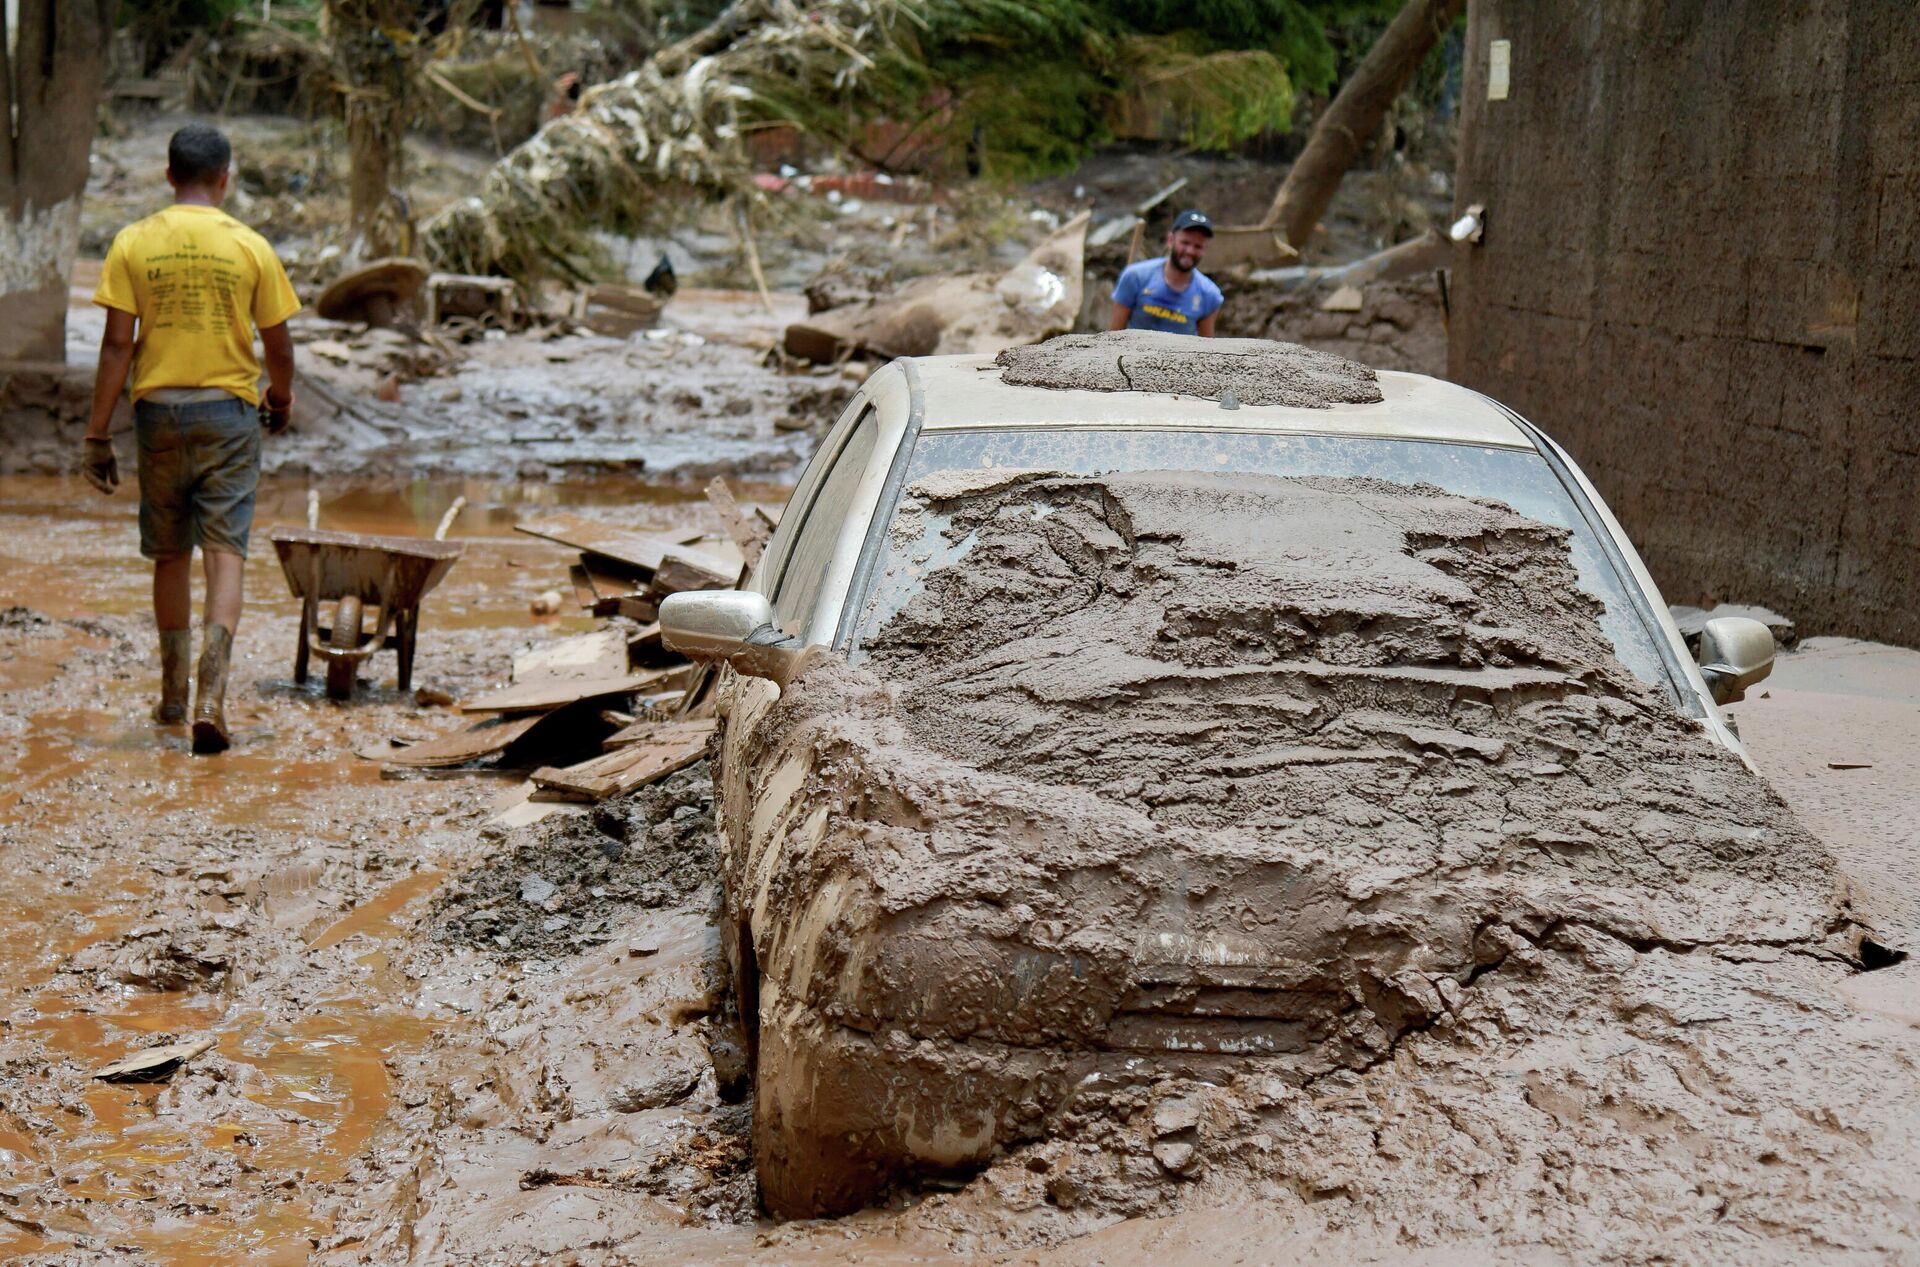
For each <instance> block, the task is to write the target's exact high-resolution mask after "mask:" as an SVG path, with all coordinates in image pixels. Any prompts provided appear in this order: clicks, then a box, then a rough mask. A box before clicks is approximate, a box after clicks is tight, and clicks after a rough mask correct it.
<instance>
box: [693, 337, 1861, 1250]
mask: <svg viewBox="0 0 1920 1267" xmlns="http://www.w3.org/2000/svg"><path fill="white" fill-rule="evenodd" d="M661 621H662V625H663V627H664V630H665V636H666V638H667V640H668V642H669V643H670V644H671V645H673V646H675V647H677V648H680V649H681V650H683V651H685V652H687V653H689V654H691V655H693V656H695V657H696V658H704V659H708V660H713V661H718V662H723V663H725V664H728V665H730V666H731V670H730V671H729V672H727V673H725V674H723V681H722V683H721V685H720V687H719V688H718V689H719V698H720V707H721V711H722V714H723V716H724V719H725V723H724V733H723V740H722V749H721V757H720V761H719V765H718V771H717V774H716V779H717V781H718V784H719V808H720V817H721V825H722V830H723V835H724V850H725V876H724V880H725V899H724V937H725V940H726V949H727V953H728V955H729V958H730V960H731V962H732V965H733V968H734V973H735V981H736V983H737V989H738V995H739V999H740V1003H741V1008H742V1012H743V1017H744V1020H745V1023H746V1027H747V1029H748V1032H749V1040H750V1047H751V1056H752V1060H753V1063H754V1069H755V1083H756V1095H757V1100H756V1122H755V1154H756V1161H757V1164H758V1170H759V1177H760V1183H761V1191H762V1196H763V1200H764V1202H765V1204H766V1206H767V1208H768V1209H769V1210H771V1211H772V1212H774V1213H776V1214H780V1215H787V1216H803V1215H816V1214H826V1213H837V1212H842V1211H846V1210H849V1209H852V1208H855V1207H857V1206H859V1205H861V1204H863V1203H866V1202H870V1201H871V1200H873V1199H874V1198H876V1197H877V1196H878V1195H880V1194H882V1193H883V1192H884V1191H885V1190H886V1188H887V1187H888V1185H889V1184H891V1183H893V1182H895V1181H897V1180H898V1179H899V1178H900V1177H901V1176H903V1175H907V1174H912V1173H929V1172H964V1171H966V1170H968V1169H970V1168H974V1167H978V1166H979V1165H981V1164H983V1163H984V1162H985V1161H987V1160H989V1159H990V1158H991V1157H992V1156H993V1155H994V1154H995V1152H996V1150H1001V1149H1004V1148H1007V1147H1009V1146H1011V1145H1013V1144H1016V1143H1018V1142H1020V1141H1023V1140H1029V1139H1033V1138H1037V1137H1040V1136H1042V1135H1044V1134H1045V1133H1046V1132H1047V1131H1048V1129H1049V1124H1050V1123H1052V1122H1055V1121H1058V1120H1060V1119H1061V1118H1062V1117H1063V1116H1064V1115H1068V1114H1072V1113H1075V1112H1078V1111H1080V1110H1081V1109H1083V1108H1086V1107H1087V1106H1089V1105H1092V1104H1094V1103H1096V1102H1097V1101H1098V1100H1099V1098H1100V1097H1101V1096H1104V1095H1109V1094H1111V1093H1112V1092H1113V1090H1114V1089H1115V1088H1118V1087H1124V1086H1127V1085H1131V1084H1136V1083H1138V1082H1139V1081H1140V1080H1141V1079H1144V1078H1152V1077H1155V1076H1159V1075H1160V1074H1165V1073H1177V1074H1181V1075H1187V1076H1201V1077H1209V1078H1216V1079H1231V1078H1232V1077H1234V1076H1235V1075H1236V1074H1238V1073H1244V1072H1245V1071H1246V1070H1247V1069H1248V1068H1250V1067H1257V1068H1259V1069H1261V1070H1263V1071H1270V1072H1272V1073H1276V1074H1278V1075H1280V1076H1282V1077H1284V1078H1287V1079H1289V1080H1291V1081H1292V1082H1294V1083H1296V1084H1298V1083H1306V1082H1310V1081H1311V1080H1313V1079H1315V1078H1317V1077H1320V1076H1323V1075H1325V1074H1327V1073H1329V1072H1334V1071H1339V1070H1342V1069H1366V1068H1369V1067H1371V1066H1373V1065H1376V1064H1378V1063H1380V1062H1381V1061H1383V1060H1386V1059H1388V1058H1389V1057H1390V1056H1391V1054H1392V1052H1393V1050H1394V1047H1395V1044H1396V1043H1397V1042H1399V1041H1400V1040H1401V1038H1402V1037H1403V1036H1404V1035H1406V1034H1407V1033H1409V1032H1411V1031H1414V1030H1418V1029H1422V1028H1425V1027H1427V1026H1430V1025H1431V1024H1432V1023H1433V1021H1434V1019H1435V1018H1436V1017H1437V1016H1439V1015H1441V1014H1443V1013H1444V1012H1445V1011H1446V1010H1447V1009H1448V1008H1450V1007H1451V1006H1453V1004H1454V1002H1455V1001H1457V999H1458V997H1459V995H1460V993H1461V992H1462V991H1467V990H1471V989H1473V988H1474V983H1475V982H1476V981H1477V980H1478V979H1479V978H1480V977H1481V976H1482V975H1483V974H1485V973H1488V972H1491V971H1496V970H1498V969H1499V968H1500V966H1501V965H1502V964H1503V963H1505V962H1506V960H1507V958H1508V956H1509V955H1510V954H1513V953H1514V952H1515V949H1516V948H1520V947H1526V946H1538V945H1542V944H1548V943H1551V942H1552V941H1553V939H1555V938H1566V937H1609V938H1618V939H1621V940H1623V941H1626V942H1627V943H1629V944H1634V945H1640V944H1657V945H1664V946H1673V947H1687V946H1693V945H1703V944H1709V943H1712V944H1716V945H1717V944H1725V943H1729V942H1733V943H1741V944H1745V943H1748V942H1751V943H1754V944H1762V945H1768V946H1774V947H1778V946H1782V945H1790V944H1797V943H1805V944H1806V945H1807V946H1809V947H1815V948H1818V952H1819V953H1832V954H1840V955H1845V954H1849V953H1852V950H1850V949H1849V946H1848V944H1847V943H1846V938H1847V936H1849V935H1851V933H1850V930H1851V929H1852V928H1853V925H1852V924H1851V922H1850V917H1849V915H1848V909H1849V908H1848V905H1847V898H1846V896H1845V892H1844V884H1843V882H1842V881H1841V880H1840V878H1839V877H1838V875H1837V873H1835V872H1834V871H1833V868H1832V865H1831V862H1830V860H1829V859H1828V858H1827V856H1826V854H1825V853H1824V851H1822V850H1820V849H1819V848H1818V847H1817V845H1815V844H1814V843H1813V842H1811V841H1810V840H1809V838H1807V837H1806V836H1805V833H1804V832H1803V831H1802V830H1801V829H1800V828H1799V827H1798V825H1797V824H1795V823H1794V822H1793V821H1792V819H1791V818H1790V816H1788V815H1786V813H1785V811H1784V809H1783V807H1782V806H1781V804H1780V802H1779V801H1778V798H1777V797H1775V796H1774V795H1773V794H1772V793H1771V792H1770V790H1769V789H1767V788H1766V786H1765V785H1764V784H1763V783H1762V782H1761V781H1760V780H1759V779H1758V778H1757V777H1755V776H1754V774H1753V773H1752V771H1751V769H1750V768H1749V767H1748V766H1747V764H1746V762H1745V758H1744V754H1742V752H1741V751H1740V748H1739V743H1738V740H1737V739H1736V737H1735V736H1734V735H1733V734H1732V733H1731V731H1730V730H1729V729H1728V727H1727V725H1726V723H1725V722H1724V720H1723V719H1722V717H1721V715H1720V713H1719V711H1718V709H1717V708H1716V704H1717V703H1722V702H1727V701H1729V700H1732V699H1735V698H1738V697H1739V694H1740V693H1741V692H1742V690H1743V689H1744V688H1746V687H1747V686H1749V685H1751V684H1752V683H1753V682H1755V681H1757V680H1758V679H1759V678H1760V677H1762V676H1764V674H1765V673H1766V672H1767V670H1768V668H1769V666H1770V664H1771V659H1772V654H1773V643H1772V638H1771V636H1770V634H1769V633H1768V631H1767V630H1766V629H1765V628H1764V627H1762V626H1760V625H1758V624H1756V623H1755V622H1752V621H1746V620H1739V619H1726V620H1715V621H1709V622H1708V624H1707V626H1706V629H1705V632H1704V634H1702V635H1701V636H1700V638H1699V640H1698V643H1697V645H1696V646H1695V647H1694V648H1692V649H1691V650H1690V648H1689V646H1688V644H1687V643H1686V642H1685V641H1684V640H1683V638H1682V636H1681V634H1680V633H1679V631H1678V630H1677V629H1676V628H1675V626H1674V623H1673V621H1672V620H1671V618H1670V617H1669V615H1668V613H1667V609H1666V607H1665V605H1664V604H1663V602H1662V601H1661V598H1660V595H1659V593H1658V592H1657V590H1656V588H1655V586H1654V584H1653V581H1652V580H1651V578H1650V577H1649V576H1648V574H1647V572H1646V569H1645V568H1644V567H1643V566H1642V564H1641V562H1640V560H1639V558H1638V557H1637V556H1636V554H1635V552H1634V550H1633V548H1632V546H1631V545H1630V544H1629V543H1628V541H1627V539H1626V536H1625V535H1624V533H1623V532H1622V531H1621V529H1620V526H1619V524H1618V523H1617V522H1616V521H1615V520H1614V518H1613V516H1612V515H1611V514H1610V513H1609V512H1608V510H1607V509H1606V507H1605V506H1604V505H1603V504H1602V503H1601V501H1600V499H1599V497H1598V496H1597V494H1596V493H1595V492H1594V490H1593V487H1592V485H1591V484H1590V483H1589V482H1588V481H1587V479H1586V478H1585V477H1584V476H1583V475H1582V474H1581V473H1580V471H1579V470H1578V469H1577V468H1576V467H1575V466H1574V464H1573V462H1572V461H1571V460H1570V459H1569V458H1568V456H1567V455H1566V453H1565V452H1563V451H1562V450H1561V449H1560V448H1559V446H1557V445H1556V444H1554V443H1553V442H1552V441H1551V440H1550V439H1548V438H1547V437H1546V436H1545V435H1543V434H1542V433H1541V432H1540V431H1538V430H1537V429H1535V428H1534V427H1533V426H1531V425H1529V424H1528V423H1527V422H1525V421H1524V420H1522V419H1521V418H1519V417H1518V416H1516V415H1515V414H1514V413H1513V412H1512V411H1510V410H1508V409H1505V408H1503V407H1502V406H1500V405H1499V404H1497V403H1495V402H1493V401H1491V400H1489V399H1487V398H1485V397H1484V396H1481V395H1479V394H1477V393H1475V392H1472V391H1469V390H1467V389H1465V388H1462V387H1459V386H1455V385H1452V384H1449V383H1445V382H1441V381H1438V380H1435V379H1431V378H1427V377H1424V376H1420V375H1414V374H1403V373H1388V372H1380V373H1378V374H1376V373H1375V372H1373V371H1371V370H1368V369H1365V368H1364V367H1360V366H1357V365H1354V364H1352V363H1351V362H1347V361H1343V360H1340V359H1339V358H1335V357H1331V356H1327V355H1325V354H1321V353H1315V352H1310V351H1308V350H1306V349H1303V348H1297V347H1291V346H1288V345H1279V344H1270V343H1263V342H1253V341H1241V340H1219V341H1213V342H1207V341H1194V340H1187V341H1181V340H1178V339H1177V338H1173V337H1172V336H1163V337H1156V336H1152V335H1141V334H1137V333H1122V334H1115V335H1096V336H1068V337H1066V338H1063V339H1057V340H1053V341H1051V342H1049V343H1047V344H1043V345H1040V346H1039V347H1037V348H1030V349H1016V350H1013V351H1010V352H1008V353H1003V354H1002V355H1001V356H1000V357H999V358H998V359H995V358H988V357H940V358H925V359H906V360H900V361H896V362H894V363H892V364H891V365H889V366H887V367H886V368H884V369H882V370H881V371H879V372H878V373H876V374H875V375H874V376H873V377H872V378H871V379H869V381H868V382H867V383H866V385H865V386H864V387H863V389H862V390H861V392H860V393H859V395H858V396H857V397H856V398H855V399H854V400H853V402H852V403H851V404H850V405H849V407H848V408H847V410H846V412H845V414H844V415H843V416H842V417H841V418H840V419H839V421H838V422H837V423H836V425H835V426H834V427H833V428H832V429H831V430H830V431H829V432H828V433H827V435H826V436H825V438H824V440H823V442H822V443H821V445H820V447H819V450H818V452H817V453H816V455H815V457H814V458H813V460H812V461H811V463H810V464H809V465H808V467H807V469H806V471H805V474H804V475H803V476H802V478H801V480H800V482H799V484H798V485H797V487H796V488H795V491H794V493H793V496H792V498H791V500H790V501H789V503H788V506H787V509H786V512H785V513H784V515H783V516H782V518H781V520H780V525H779V529H778V531H777V532H776V533H775V534H774V536H773V538H772V541H771V542H770V544H769V546H768V548H767V550H766V553H765V555H764V557H763V558H762V560H761V561H760V563H759V565H758V567H757V568H756V570H755V572H754V574H753V577H752V584H751V588H750V589H749V590H743V591H739V592H732V591H728V592H709V593H700V594H683V595H676V596H674V597H672V598H670V599H669V600H668V601H667V603H666V604H665V605H664V607H663V609H662V612H661ZM1696 657H1697V659H1696Z"/></svg>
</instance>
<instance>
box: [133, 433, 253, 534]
mask: <svg viewBox="0 0 1920 1267" xmlns="http://www.w3.org/2000/svg"><path fill="white" fill-rule="evenodd" d="M133 418H134V429H135V432H136V434H137V435H138V436H139V439H140V553H141V554H144V555H146V556H147V557H148V558H149V559H153V558H161V557H164V556H166V555H172V554H186V553H188V552H189V551H191V550H192V549H193V547H195V546H199V547H200V548H201V549H203V550H226V551H228V552H230V553H233V554H237V555H240V556H241V557H242V558H244V557H246V553H247V535H248V534H249V533H251V532H252V531H253V495H254V490H255V489H256V488H258V487H259V484H260V418H259V414H258V413H257V412H256V411H255V410H254V407H253V406H252V405H249V404H248V403H247V402H246V401H244V400H241V399H240V398H239V397H238V396H229V397H227V398H226V399H225V400H210V401H200V402H197V403H194V404H190V405H162V404H157V403H155V402H153V401H150V400H142V401H139V402H138V403H136V404H135V405H134V407H133Z"/></svg>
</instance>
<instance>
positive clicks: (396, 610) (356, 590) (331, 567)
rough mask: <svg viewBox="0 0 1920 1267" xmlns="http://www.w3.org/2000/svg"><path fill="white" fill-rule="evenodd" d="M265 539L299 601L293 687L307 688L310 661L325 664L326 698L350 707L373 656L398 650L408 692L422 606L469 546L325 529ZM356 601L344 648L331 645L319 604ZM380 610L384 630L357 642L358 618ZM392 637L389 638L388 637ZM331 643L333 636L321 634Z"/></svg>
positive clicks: (276, 533) (275, 532)
mask: <svg viewBox="0 0 1920 1267" xmlns="http://www.w3.org/2000/svg"><path fill="white" fill-rule="evenodd" d="M267 537H268V539H269V540H271V541H272V542H273V548H274V551H275V552H276V553H277V554H278V555H279V556H280V570H281V571H282V572H284V573H286V576H287V588H288V589H290V590H292V591H293V596H294V597H295V598H297V599H299V600H300V645H299V648H298V650H297V652H296V653H295V658H294V662H293V677H294V681H296V682H301V683H304V682H305V681H306V680H307V660H308V657H309V655H310V654H312V655H319V656H320V657H321V658H322V659H323V660H325V661H326V662H327V694H329V695H331V696H333V697H334V698H335V699H346V698H348V697H349V696H351V695H352V693H353V676H354V672H355V666H357V665H358V664H359V662H360V661H361V660H364V659H365V658H366V657H368V656H370V655H372V654H373V653H374V652H375V651H377V650H381V649H384V648H386V647H393V648H395V649H396V650H398V651H399V653H400V675H399V685H400V689H401V690H403V691H404V690H406V689H407V688H408V686H409V685H410V684H411V682H412V678H413V653H414V644H415V639H416V638H417V636H418V634H419V629H420V600H421V599H422V598H424V597H425V596H426V595H427V593H428V592H429V591H431V590H432V589H433V587H434V586H436V585H438V584H439V583H440V582H441V580H442V579H443V578H445V576H446V575H447V572H448V571H449V570H451V569H452V567H453V564H454V561H455V560H456V559H458V558H459V557H460V555H461V552H462V551H463V550H464V549H465V545H464V544H463V543H461V542H457V541H436V540H434V539H433V538H431V537H380V536H373V535H371V534H367V533H354V532H336V531H333V530H331V529H327V528H270V529H268V531H267ZM347 599H351V600H353V604H352V616H351V621H352V624H351V626H350V627H349V628H348V631H347V635H346V638H347V641H348V642H350V643H351V644H352V645H327V643H330V642H333V641H334V640H333V639H332V638H331V637H330V636H329V637H327V638H326V639H324V640H316V637H315V635H316V634H320V633H322V632H323V627H322V626H321V624H320V604H321V603H323V602H327V603H341V606H342V609H343V610H344V609H345V608H346V607H347V604H346V603H345V602H344V601H343V600H347ZM368 605H371V606H375V607H378V608H379V610H380V624H379V629H378V630H377V631H376V632H375V634H374V636H373V637H372V639H370V640H364V641H363V640H362V639H361V638H360V636H359V613H360V610H361V608H362V607H364V606H368ZM389 629H392V630H393V636H392V637H389V636H388V633H387V631H388V630H389ZM324 632H325V633H326V634H327V635H331V633H332V632H333V631H332V630H326V631H324Z"/></svg>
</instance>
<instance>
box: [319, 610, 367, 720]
mask: <svg viewBox="0 0 1920 1267" xmlns="http://www.w3.org/2000/svg"><path fill="white" fill-rule="evenodd" d="M327 645H328V646H331V647H334V648H337V649H339V650H343V651H352V650H357V649H358V648H359V646H360V600H359V598H358V597H356V596H355V595H352V594H349V595H347V596H346V597H345V598H342V599H341V600H340V602H339V603H338V604H337V605H336V606H335V607H334V609H333V629H332V630H331V632H330V636H329V638H328V641H327ZM359 667H360V662H359V661H358V660H356V659H349V658H346V657H341V658H339V659H329V660H328V661H327V696H328V698H330V699H341V700H344V699H352V698H353V678H354V674H355V672H356V671H357V670H358V669H359Z"/></svg>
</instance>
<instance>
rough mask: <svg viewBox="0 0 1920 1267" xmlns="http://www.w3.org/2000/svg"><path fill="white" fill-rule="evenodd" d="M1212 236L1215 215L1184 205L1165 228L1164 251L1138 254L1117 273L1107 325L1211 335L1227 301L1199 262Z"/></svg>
mask: <svg viewBox="0 0 1920 1267" xmlns="http://www.w3.org/2000/svg"><path fill="white" fill-rule="evenodd" d="M1212 237H1213V221H1211V220H1209V219H1207V216H1206V213H1205V212H1202V211H1182V212H1181V213H1180V214H1179V216H1178V217H1176V218H1175V219H1174V222H1173V228H1172V229H1170V230H1168V232H1167V253H1166V255H1165V256H1163V257H1161V258H1160V259H1152V260H1141V261H1140V262H1139V263H1138V264H1133V265H1130V266H1128V268H1127V271H1126V272H1124V273H1122V274H1120V281H1119V283H1118V284H1116V285H1115V286H1114V288H1113V320H1112V321H1110V322H1108V323H1107V329H1109V330H1165V331H1168V332H1169V333H1171V334H1197V335H1200V336H1201V337H1202V338H1207V339H1211V338H1212V337H1213V318H1214V315H1215V314H1216V313H1218V312H1219V311H1220V305H1221V304H1222V303H1224V302H1226V301H1225V300H1224V299H1223V298H1222V297H1221V295H1220V288H1219V287H1218V286H1216V285H1214V284H1213V279H1212V278H1211V277H1208V276H1207V275H1206V274H1205V273H1203V272H1201V271H1200V269H1199V267H1198V265H1199V263H1200V257H1201V256H1202V255H1203V254H1205V253H1206V249H1207V242H1208V241H1209V240H1210V239H1212Z"/></svg>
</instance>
